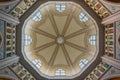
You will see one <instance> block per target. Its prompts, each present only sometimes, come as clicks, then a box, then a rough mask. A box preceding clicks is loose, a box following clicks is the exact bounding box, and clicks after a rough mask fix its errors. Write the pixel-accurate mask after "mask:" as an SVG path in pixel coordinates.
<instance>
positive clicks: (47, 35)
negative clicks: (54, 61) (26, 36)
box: [30, 27, 56, 39]
mask: <svg viewBox="0 0 120 80" xmlns="http://www.w3.org/2000/svg"><path fill="white" fill-rule="evenodd" d="M30 29H32V30H33V31H35V32H37V33H39V34H41V35H44V36H46V37H49V38H52V39H55V38H56V37H55V36H54V35H52V34H50V33H47V32H45V31H43V30H41V29H38V28H35V27H30Z"/></svg>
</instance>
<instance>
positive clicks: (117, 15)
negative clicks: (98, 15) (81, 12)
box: [102, 11, 120, 25]
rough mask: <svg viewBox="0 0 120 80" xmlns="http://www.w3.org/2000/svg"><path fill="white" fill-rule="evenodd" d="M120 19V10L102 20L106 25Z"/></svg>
mask: <svg viewBox="0 0 120 80" xmlns="http://www.w3.org/2000/svg"><path fill="white" fill-rule="evenodd" d="M119 20H120V11H118V12H116V13H114V14H112V15H110V16H108V17H106V18H104V19H103V20H102V24H104V25H106V24H110V23H113V22H116V21H119Z"/></svg>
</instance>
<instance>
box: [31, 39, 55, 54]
mask: <svg viewBox="0 0 120 80" xmlns="http://www.w3.org/2000/svg"><path fill="white" fill-rule="evenodd" d="M54 44H55V41H53V42H50V43H46V44H44V45H42V46H40V47H37V48H35V49H34V50H32V51H31V52H32V53H37V52H39V51H41V50H44V49H46V48H48V47H50V46H53V45H54Z"/></svg>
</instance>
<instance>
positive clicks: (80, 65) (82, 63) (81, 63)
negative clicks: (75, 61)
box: [79, 59, 88, 69]
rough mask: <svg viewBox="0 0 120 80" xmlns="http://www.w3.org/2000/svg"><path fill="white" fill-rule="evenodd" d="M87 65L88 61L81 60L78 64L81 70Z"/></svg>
mask: <svg viewBox="0 0 120 80" xmlns="http://www.w3.org/2000/svg"><path fill="white" fill-rule="evenodd" d="M87 64H88V60H87V59H81V60H80V63H79V67H80V68H81V69H82V68H83V67H84V66H86V65H87Z"/></svg>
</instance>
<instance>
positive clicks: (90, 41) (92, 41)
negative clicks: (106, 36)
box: [89, 35, 96, 46]
mask: <svg viewBox="0 0 120 80" xmlns="http://www.w3.org/2000/svg"><path fill="white" fill-rule="evenodd" d="M89 43H90V45H92V46H95V45H96V35H91V36H90V37H89Z"/></svg>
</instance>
